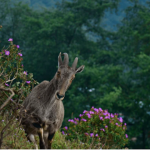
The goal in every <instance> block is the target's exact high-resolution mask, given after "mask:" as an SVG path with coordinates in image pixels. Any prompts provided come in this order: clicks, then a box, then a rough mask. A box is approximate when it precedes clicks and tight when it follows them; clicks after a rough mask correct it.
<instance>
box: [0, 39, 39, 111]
mask: <svg viewBox="0 0 150 150" xmlns="http://www.w3.org/2000/svg"><path fill="white" fill-rule="evenodd" d="M8 41H9V43H10V45H9V46H8V48H5V47H4V48H3V49H2V51H1V52H0V88H1V90H3V92H0V99H1V101H0V106H1V105H2V104H3V103H4V102H5V101H6V99H8V97H9V96H10V91H9V90H8V91H6V90H7V89H11V90H12V91H13V92H14V96H13V98H11V101H12V102H15V103H17V104H21V103H22V102H23V100H24V99H25V97H26V96H27V95H28V94H29V92H30V91H31V88H33V86H34V85H35V84H38V82H37V81H35V80H34V79H33V74H32V73H29V74H28V73H27V72H26V71H25V70H24V67H23V64H22V60H23V58H22V53H21V51H20V50H19V45H14V44H13V39H12V38H10V39H9V40H8ZM12 104H14V103H10V104H9V105H8V106H7V107H5V110H8V109H11V107H12V106H11V105H12ZM3 110H4V109H3Z"/></svg>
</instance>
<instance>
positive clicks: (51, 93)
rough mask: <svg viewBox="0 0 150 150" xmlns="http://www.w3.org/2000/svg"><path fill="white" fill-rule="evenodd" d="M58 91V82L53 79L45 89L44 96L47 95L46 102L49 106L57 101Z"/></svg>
mask: <svg viewBox="0 0 150 150" xmlns="http://www.w3.org/2000/svg"><path fill="white" fill-rule="evenodd" d="M56 91H57V81H56V80H55V78H53V79H52V80H51V81H50V82H49V84H48V85H47V87H46V89H45V94H44V95H45V100H46V101H47V104H48V103H50V104H52V103H54V102H55V101H56V98H55V94H56Z"/></svg>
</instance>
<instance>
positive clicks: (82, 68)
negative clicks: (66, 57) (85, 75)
mask: <svg viewBox="0 0 150 150" xmlns="http://www.w3.org/2000/svg"><path fill="white" fill-rule="evenodd" d="M83 70H84V65H82V66H80V67H79V68H78V69H76V73H80V72H82V71H83Z"/></svg>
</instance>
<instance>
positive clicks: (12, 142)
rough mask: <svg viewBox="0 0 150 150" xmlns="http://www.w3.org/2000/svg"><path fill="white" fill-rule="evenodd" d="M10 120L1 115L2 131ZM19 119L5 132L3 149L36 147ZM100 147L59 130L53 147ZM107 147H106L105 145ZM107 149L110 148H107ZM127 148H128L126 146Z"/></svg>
mask: <svg viewBox="0 0 150 150" xmlns="http://www.w3.org/2000/svg"><path fill="white" fill-rule="evenodd" d="M8 122H9V119H8V118H7V117H6V116H3V117H2V116H0V132H1V131H2V129H3V128H4V126H5V125H6V124H7V123H8ZM18 126H19V121H18V120H17V119H16V118H15V119H14V120H13V123H12V124H11V126H10V127H9V128H8V129H7V130H6V131H5V132H4V136H5V135H6V134H8V133H9V134H8V136H6V137H5V138H4V140H3V144H2V147H1V148H2V149H35V146H34V144H33V143H30V142H29V141H28V140H27V138H26V135H25V132H24V129H23V128H22V126H19V127H18ZM35 139H36V141H37V144H38V145H39V138H38V136H35ZM91 148H93V149H100V145H96V146H95V145H92V144H88V143H81V142H80V141H77V140H74V141H69V140H66V139H65V135H62V133H61V132H60V131H57V132H56V134H55V136H54V139H53V143H52V149H91ZM103 148H105V147H103ZM105 149H108V147H107V148H105ZM125 149H126V148H125ZM127 149H128V148H127Z"/></svg>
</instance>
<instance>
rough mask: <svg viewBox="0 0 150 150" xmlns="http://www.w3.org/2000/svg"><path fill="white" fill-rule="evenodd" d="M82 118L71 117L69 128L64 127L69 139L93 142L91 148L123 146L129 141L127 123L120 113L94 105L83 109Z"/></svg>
mask: <svg viewBox="0 0 150 150" xmlns="http://www.w3.org/2000/svg"><path fill="white" fill-rule="evenodd" d="M79 116H80V117H81V118H80V120H79V118H74V120H73V119H69V120H68V121H69V122H70V125H69V128H68V127H67V126H66V127H64V128H63V129H64V131H62V134H65V135H66V139H67V140H71V141H72V140H74V139H78V141H80V142H83V144H90V143H92V147H91V148H105V149H107V148H113V149H115V148H123V147H124V146H125V145H126V144H127V142H128V135H127V134H125V130H126V129H127V127H126V123H124V125H123V119H122V118H121V117H119V118H117V117H118V114H112V113H111V114H110V113H109V112H108V111H107V110H102V109H101V108H99V109H97V108H94V107H92V108H91V110H90V111H86V110H84V111H83V114H80V115H79Z"/></svg>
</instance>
